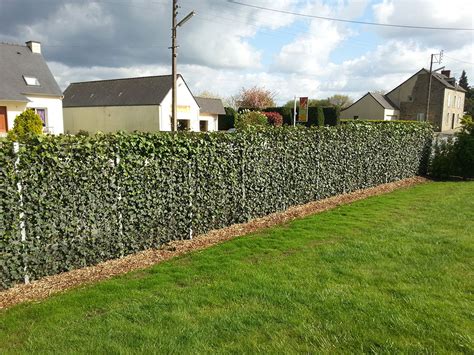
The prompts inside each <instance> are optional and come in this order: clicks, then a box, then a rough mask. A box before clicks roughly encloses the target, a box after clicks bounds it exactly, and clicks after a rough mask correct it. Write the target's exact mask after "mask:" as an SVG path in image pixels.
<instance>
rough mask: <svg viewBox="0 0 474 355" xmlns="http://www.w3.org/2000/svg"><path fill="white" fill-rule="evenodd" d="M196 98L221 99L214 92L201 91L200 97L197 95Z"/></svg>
mask: <svg viewBox="0 0 474 355" xmlns="http://www.w3.org/2000/svg"><path fill="white" fill-rule="evenodd" d="M196 97H205V98H207V99H220V98H221V97H220V96H219V95H218V94H216V93H214V92H212V91H208V90H203V91H201V92H200V93H199V94H198V95H196Z"/></svg>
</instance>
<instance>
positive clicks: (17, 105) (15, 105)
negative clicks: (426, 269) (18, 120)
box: [0, 101, 26, 130]
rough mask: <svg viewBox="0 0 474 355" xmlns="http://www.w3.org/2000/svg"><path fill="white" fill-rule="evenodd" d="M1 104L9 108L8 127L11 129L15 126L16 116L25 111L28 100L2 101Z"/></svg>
mask: <svg viewBox="0 0 474 355" xmlns="http://www.w3.org/2000/svg"><path fill="white" fill-rule="evenodd" d="M0 106H5V107H6V108H7V126H8V127H7V129H8V130H10V129H12V128H13V123H14V122H15V117H16V116H18V115H19V114H20V113H22V112H23V111H25V108H26V102H17V101H0Z"/></svg>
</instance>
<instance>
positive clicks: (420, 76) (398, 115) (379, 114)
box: [341, 69, 466, 131]
mask: <svg viewBox="0 0 474 355" xmlns="http://www.w3.org/2000/svg"><path fill="white" fill-rule="evenodd" d="M450 74H451V72H450V71H449V70H445V71H442V72H441V73H432V80H431V94H430V108H429V117H426V106H427V105H426V104H427V99H428V86H429V77H430V75H429V71H428V70H426V69H421V70H420V71H418V72H417V73H415V74H414V75H412V76H411V77H410V78H408V79H407V80H405V81H404V82H403V83H401V84H400V85H398V86H397V87H396V88H395V89H393V90H391V91H390V92H388V93H387V94H385V95H380V94H374V93H367V94H366V95H364V96H363V97H362V98H361V99H360V100H358V101H356V102H355V103H354V104H352V105H351V106H349V107H348V108H346V109H344V110H343V111H341V118H343V119H354V118H355V119H377V120H392V119H401V120H416V121H429V122H431V123H432V124H433V126H434V127H435V129H436V130H438V131H448V130H452V129H456V128H458V127H459V126H460V121H461V118H462V116H463V114H464V100H465V93H466V91H465V90H464V89H463V88H462V87H460V86H459V85H458V84H456V82H455V79H454V78H452V77H451V76H450ZM384 101H385V103H384ZM381 107H383V110H382V108H381ZM392 110H393V115H390V114H387V113H390V112H392Z"/></svg>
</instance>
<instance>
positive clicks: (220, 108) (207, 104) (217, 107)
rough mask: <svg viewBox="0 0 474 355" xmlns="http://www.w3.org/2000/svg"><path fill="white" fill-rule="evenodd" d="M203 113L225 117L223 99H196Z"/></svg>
mask: <svg viewBox="0 0 474 355" xmlns="http://www.w3.org/2000/svg"><path fill="white" fill-rule="evenodd" d="M195 99H196V101H197V103H198V105H199V107H200V108H201V112H206V113H214V114H218V115H225V109H224V105H223V104H222V100H221V99H212V98H208V97H197V96H196V97H195Z"/></svg>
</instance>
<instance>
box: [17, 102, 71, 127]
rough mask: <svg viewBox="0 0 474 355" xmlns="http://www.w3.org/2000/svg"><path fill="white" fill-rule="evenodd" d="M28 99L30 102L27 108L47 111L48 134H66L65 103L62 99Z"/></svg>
mask: <svg viewBox="0 0 474 355" xmlns="http://www.w3.org/2000/svg"><path fill="white" fill-rule="evenodd" d="M27 99H28V100H30V102H28V103H27V104H26V107H27V108H44V109H46V128H47V129H48V133H52V134H61V133H64V123H63V102H62V100H61V99H60V98H57V97H56V98H49V97H37V96H27Z"/></svg>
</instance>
